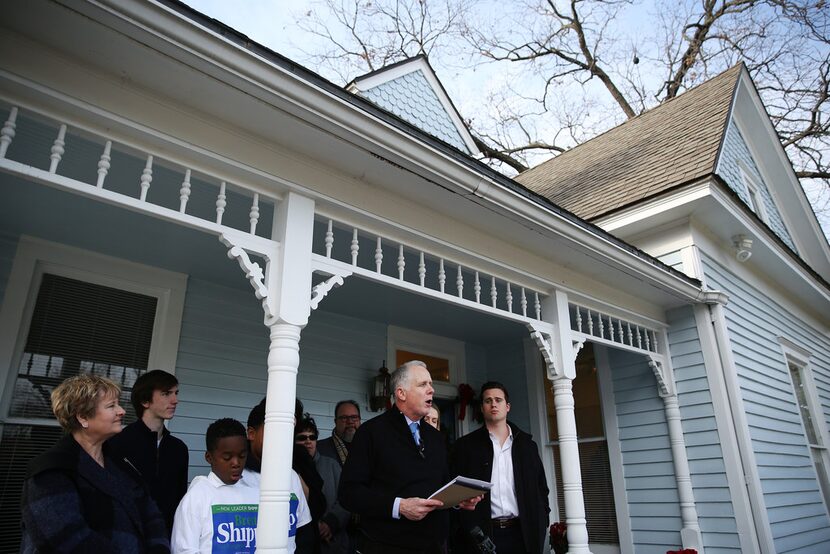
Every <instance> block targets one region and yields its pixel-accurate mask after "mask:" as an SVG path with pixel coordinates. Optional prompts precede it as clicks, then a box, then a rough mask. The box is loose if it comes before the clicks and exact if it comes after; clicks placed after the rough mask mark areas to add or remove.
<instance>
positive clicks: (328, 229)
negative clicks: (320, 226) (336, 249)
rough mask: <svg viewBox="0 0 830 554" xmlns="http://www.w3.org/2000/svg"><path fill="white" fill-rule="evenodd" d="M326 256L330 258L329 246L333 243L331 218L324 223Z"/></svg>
mask: <svg viewBox="0 0 830 554" xmlns="http://www.w3.org/2000/svg"><path fill="white" fill-rule="evenodd" d="M324 242H325V244H326V258H331V247H332V246H333V245H334V232H333V231H332V229H331V220H330V219H329V222H328V225H326V239H325V241H324Z"/></svg>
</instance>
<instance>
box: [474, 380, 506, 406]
mask: <svg viewBox="0 0 830 554" xmlns="http://www.w3.org/2000/svg"><path fill="white" fill-rule="evenodd" d="M489 389H499V390H500V391H501V392H503V393H504V401H505V402H507V403H508V404H509V403H510V395H509V394H508V393H507V387H505V386H504V385H503V384H501V383H499V382H498V381H487V382H486V383H484V384H483V385H481V392H480V393H479V395H478V397H479V398H480V399H481V402H482V403H484V391H486V390H489Z"/></svg>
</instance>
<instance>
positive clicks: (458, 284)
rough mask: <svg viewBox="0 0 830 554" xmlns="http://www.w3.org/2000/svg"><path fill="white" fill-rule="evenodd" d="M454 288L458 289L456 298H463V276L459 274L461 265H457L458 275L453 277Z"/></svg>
mask: <svg viewBox="0 0 830 554" xmlns="http://www.w3.org/2000/svg"><path fill="white" fill-rule="evenodd" d="M455 288H456V290H458V298H464V277H463V276H462V275H461V266H460V265H459V266H458V275H457V276H456V278H455Z"/></svg>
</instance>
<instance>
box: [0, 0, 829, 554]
mask: <svg viewBox="0 0 830 554" xmlns="http://www.w3.org/2000/svg"><path fill="white" fill-rule="evenodd" d="M0 41H1V44H0V46H2V47H1V48H0V301H1V302H0V483H2V486H0V495H2V496H0V551H3V552H7V551H9V552H12V551H16V548H17V536H16V533H17V525H18V519H17V518H18V517H19V514H18V513H17V509H18V501H19V487H20V484H21V480H22V475H23V472H24V470H25V464H26V462H27V460H29V459H31V457H32V456H34V455H36V453H37V452H39V451H41V450H43V449H44V448H46V447H47V446H48V444H49V443H50V441H54V440H55V438H56V437H57V435H58V433H59V431H58V429H57V427H56V425H55V423H54V421H53V420H52V418H51V417H50V412H49V408H48V394H49V391H50V390H51V389H52V388H53V387H54V386H55V384H56V383H58V382H59V381H60V380H61V379H63V378H65V377H66V376H68V375H71V374H73V373H77V372H78V371H91V372H96V373H101V374H104V375H108V376H110V377H111V378H114V379H116V380H118V381H119V382H121V383H122V385H123V387H124V389H125V394H124V396H125V398H126V397H127V396H128V394H129V393H128V391H129V388H130V386H131V385H132V383H133V382H134V380H135V378H136V376H137V375H138V374H139V373H140V372H141V371H144V370H146V369H147V368H156V367H158V368H163V369H167V370H170V371H173V372H175V374H176V375H177V377H178V379H179V380H180V383H181V395H180V404H179V409H178V412H177V416H176V417H175V418H174V419H173V420H172V421H171V423H170V429H171V431H173V433H175V434H176V435H178V436H179V437H181V438H182V439H183V440H184V441H185V442H186V443H187V444H188V446H189V449H190V459H191V477H192V476H195V475H198V474H202V473H204V472H205V471H206V467H205V464H204V462H203V461H202V460H203V435H204V431H205V429H206V427H207V425H208V424H209V423H210V422H211V421H213V420H214V419H216V418H218V417H236V418H238V419H241V420H243V421H244V420H245V418H246V417H247V414H248V411H249V410H250V408H251V407H252V406H254V405H255V404H256V403H257V402H259V400H260V399H261V398H262V397H263V396H265V395H266V394H267V398H268V402H267V408H266V413H267V418H266V420H267V423H266V443H265V458H264V469H263V472H264V473H265V474H267V475H268V479H267V480H266V479H263V495H262V501H261V504H260V521H261V522H267V523H266V524H265V525H261V526H260V528H259V530H258V537H257V541H258V549H259V551H262V552H284V551H285V547H286V544H285V543H286V540H285V539H286V526H287V522H286V521H284V519H285V518H282V517H281V515H282V514H284V513H285V512H284V509H285V508H286V506H287V504H286V501H285V500H284V498H287V495H285V494H284V493H285V492H286V491H287V487H288V475H289V472H288V468H289V466H290V459H289V456H288V455H287V452H288V451H289V447H290V444H291V442H292V440H293V427H292V424H291V413H292V411H293V404H294V398H295V396H296V397H299V398H301V399H302V400H303V402H304V403H305V407H306V409H307V410H308V411H309V412H311V414H312V415H313V416H314V417H315V418H316V419H317V421H318V424H319V425H320V427H321V430H322V431H323V432H324V433H327V432H328V431H330V429H331V428H332V426H333V420H332V417H333V408H334V404H335V403H336V402H337V401H338V400H341V399H344V398H354V399H355V400H357V401H358V403H359V404H360V405H361V407H362V410H363V417H364V419H366V418H369V417H372V416H373V415H374V413H373V412H371V411H370V404H371V402H370V400H371V398H370V395H371V390H372V386H373V384H374V378H375V377H376V376H377V375H378V368H380V367H381V366H382V365H384V364H385V365H387V366H389V367H393V366H395V365H396V364H397V363H398V362H399V361H401V360H405V359H410V358H412V357H416V356H417V357H422V358H425V359H427V360H428V361H429V363H430V367H431V369H432V371H433V379H434V381H435V383H436V396H437V397H438V398H439V403H440V405H441V406H442V407H443V408H444V410H443V420H444V427H445V429H447V431H448V433H449V435H450V436H451V437H457V436H459V435H461V434H464V433H466V432H468V431H470V430H472V429H474V428H475V427H476V425H477V424H476V423H475V421H474V420H473V419H472V417H471V416H470V415H469V412H470V410H468V415H467V417H466V418H464V419H463V420H460V419H458V415H459V412H460V409H461V406H460V404H459V402H458V401H457V397H458V386H459V385H461V384H469V385H471V386H472V387H473V388H477V387H478V385H480V384H481V383H482V382H484V381H485V380H489V379H497V380H500V381H503V382H504V383H505V384H506V385H507V386H508V387H509V388H510V393H511V399H512V409H511V416H513V419H514V421H515V422H516V423H517V424H518V425H519V426H520V427H522V428H525V429H527V430H528V431H531V432H532V433H533V434H534V436H535V437H536V440H537V442H538V443H539V444H540V448H541V450H542V452H541V455H542V458H543V460H544V462H545V465H546V470H547V472H548V477H549V483H550V488H551V491H552V492H551V498H550V502H551V506H552V508H553V512H552V521H558V520H566V521H567V522H568V529H569V531H568V536H569V542H570V551H571V552H579V553H584V552H594V553H595V554H600V553H612V552H623V553H634V552H637V553H640V552H645V553H659V554H662V553H664V552H666V551H667V550H674V549H678V548H680V547H681V546H686V547H690V548H695V549H697V550H698V552H707V553H712V552H747V553H754V552H764V553H766V552H826V551H828V550H830V519H828V508H827V507H828V498H829V497H828V488H827V475H828V469H827V467H828V463H830V461H828V456H827V451H826V445H827V444H828V440H830V437H828V432H827V422H828V414H830V382H829V381H830V286H828V284H827V281H828V279H830V251H828V245H827V242H826V241H825V239H824V238H823V236H822V235H821V233H820V232H819V230H818V226H817V223H816V221H815V217H814V216H813V214H812V212H811V211H810V209H809V206H808V204H807V201H806V199H805V198H804V195H803V192H802V191H801V189H800V187H799V185H798V182H797V180H796V179H795V177H794V175H793V172H792V168H791V167H790V165H789V162H788V161H787V159H786V156H785V155H784V153H783V150H782V149H781V147H780V145H779V144H778V142H777V141H776V140H775V136H774V133H773V132H772V128H771V125H770V123H769V120H768V119H767V118H766V115H765V112H764V109H763V106H762V105H761V103H760V100H759V99H758V95H757V92H756V91H755V89H754V87H753V85H752V83H751V81H750V80H749V77H748V76H747V74H746V71H745V70H744V69H743V68H742V67H740V66H739V67H736V68H734V69H732V70H730V71H728V72H726V73H724V74H723V75H721V76H720V77H717V78H715V79H713V80H712V81H710V82H709V83H706V84H704V85H701V86H700V87H698V88H697V89H694V90H692V91H689V92H687V93H686V94H684V95H682V96H680V97H678V98H677V99H675V100H673V101H671V102H669V103H667V104H665V105H663V106H661V107H659V108H657V109H655V110H652V111H651V112H648V113H646V114H644V115H642V116H640V117H638V118H635V119H633V120H631V121H629V122H628V123H626V124H625V125H623V126H621V127H619V128H617V129H615V130H612V131H610V132H608V133H606V134H605V135H602V136H601V137H598V138H597V139H595V140H594V141H590V142H588V143H586V144H584V145H582V146H580V147H578V148H575V149H573V150H572V151H569V152H567V153H565V154H563V155H561V156H559V157H558V158H556V159H555V160H553V161H551V162H549V163H547V164H543V165H542V166H540V167H538V168H535V169H533V170H531V171H529V172H527V173H526V174H523V175H521V176H519V178H518V179H517V180H515V181H514V180H511V179H508V178H506V177H504V176H502V175H500V174H498V173H497V172H495V171H493V170H492V169H490V168H488V167H487V166H486V165H484V164H482V163H480V162H479V161H477V160H476V158H475V156H476V155H477V150H476V147H475V142H474V140H473V139H472V137H471V136H470V134H469V132H468V131H467V130H466V129H465V128H464V125H463V123H462V119H461V117H460V116H459V114H458V113H457V111H456V110H455V108H454V107H453V106H452V103H451V101H450V100H449V98H448V97H447V95H446V92H445V91H444V90H443V88H442V87H441V85H440V83H439V82H438V80H437V78H436V77H435V74H434V73H433V71H432V69H431V68H430V67H429V64H428V63H427V62H426V60H425V59H423V58H415V59H413V60H406V61H405V62H402V63H400V64H396V65H395V66H392V67H391V68H387V69H386V70H385V71H381V72H377V73H374V74H370V75H368V76H364V77H361V78H358V79H356V80H355V81H354V82H353V83H352V84H351V85H350V86H349V87H348V90H347V89H345V88H342V87H340V86H337V85H334V84H332V83H330V82H327V81H325V80H323V79H322V78H320V77H319V76H317V75H316V74H314V73H313V72H311V71H310V70H308V69H306V68H303V67H301V66H299V65H297V64H295V63H293V62H291V61H290V60H287V59H285V58H283V57H281V56H280V55H279V54H277V53H274V52H271V51H268V50H267V49H265V48H264V47H262V46H260V45H257V44H255V43H252V42H251V41H250V40H249V39H247V37H244V36H242V35H240V34H238V33H236V32H234V31H232V30H231V29H228V28H227V27H225V26H223V25H221V24H219V23H218V22H216V21H213V20H211V19H209V18H206V17H204V16H202V15H201V14H198V13H196V12H194V11H192V10H191V9H189V8H188V7H186V6H184V5H182V4H180V3H179V2H177V1H175V0H157V1H143V0H142V1H139V0H126V1H125V0H97V1H94V2H93V1H74V2H65V1H61V0H31V1H29V2H26V3H25V4H24V3H13V4H12V5H10V6H7V7H6V10H4V16H3V18H2V19H0Z"/></svg>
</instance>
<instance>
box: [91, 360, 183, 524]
mask: <svg viewBox="0 0 830 554" xmlns="http://www.w3.org/2000/svg"><path fill="white" fill-rule="evenodd" d="M130 401H131V403H132V405H133V407H134V408H135V413H136V415H137V416H138V421H135V422H134V423H131V424H130V425H127V427H125V428H124V430H123V431H121V432H120V433H118V434H117V435H115V436H114V437H113V438H111V439H110V440H109V441H107V448H108V449H109V453H110V455H111V456H113V457H115V458H118V459H127V460H128V461H129V462H130V464H132V465H133V466H134V467H135V468H136V469H137V470H138V472H139V473H140V474H141V478H142V479H143V480H144V483H145V484H146V485H147V488H148V489H149V490H150V496H151V497H152V498H153V500H155V502H156V504H157V505H158V508H159V510H161V513H162V515H163V516H164V522H165V524H166V525H167V535H168V537H169V536H170V533H171V532H172V531H173V517H174V516H175V515H176V508H177V507H178V506H179V502H180V501H181V499H182V497H183V496H184V494H185V493H186V492H187V465H188V452H187V446H185V444H184V443H183V442H182V441H181V440H180V439H178V438H176V437H174V436H173V435H172V434H170V431H168V430H167V427H165V426H164V422H165V421H168V420H170V419H172V418H173V416H174V415H175V414H176V406H177V405H178V403H179V381H178V379H176V377H174V376H173V375H171V374H169V373H167V372H166V371H162V370H160V369H154V370H153V371H148V372H147V373H145V374H143V375H141V376H140V377H139V378H138V379H136V381H135V385H134V386H133V391H132V394H131V396H130Z"/></svg>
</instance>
